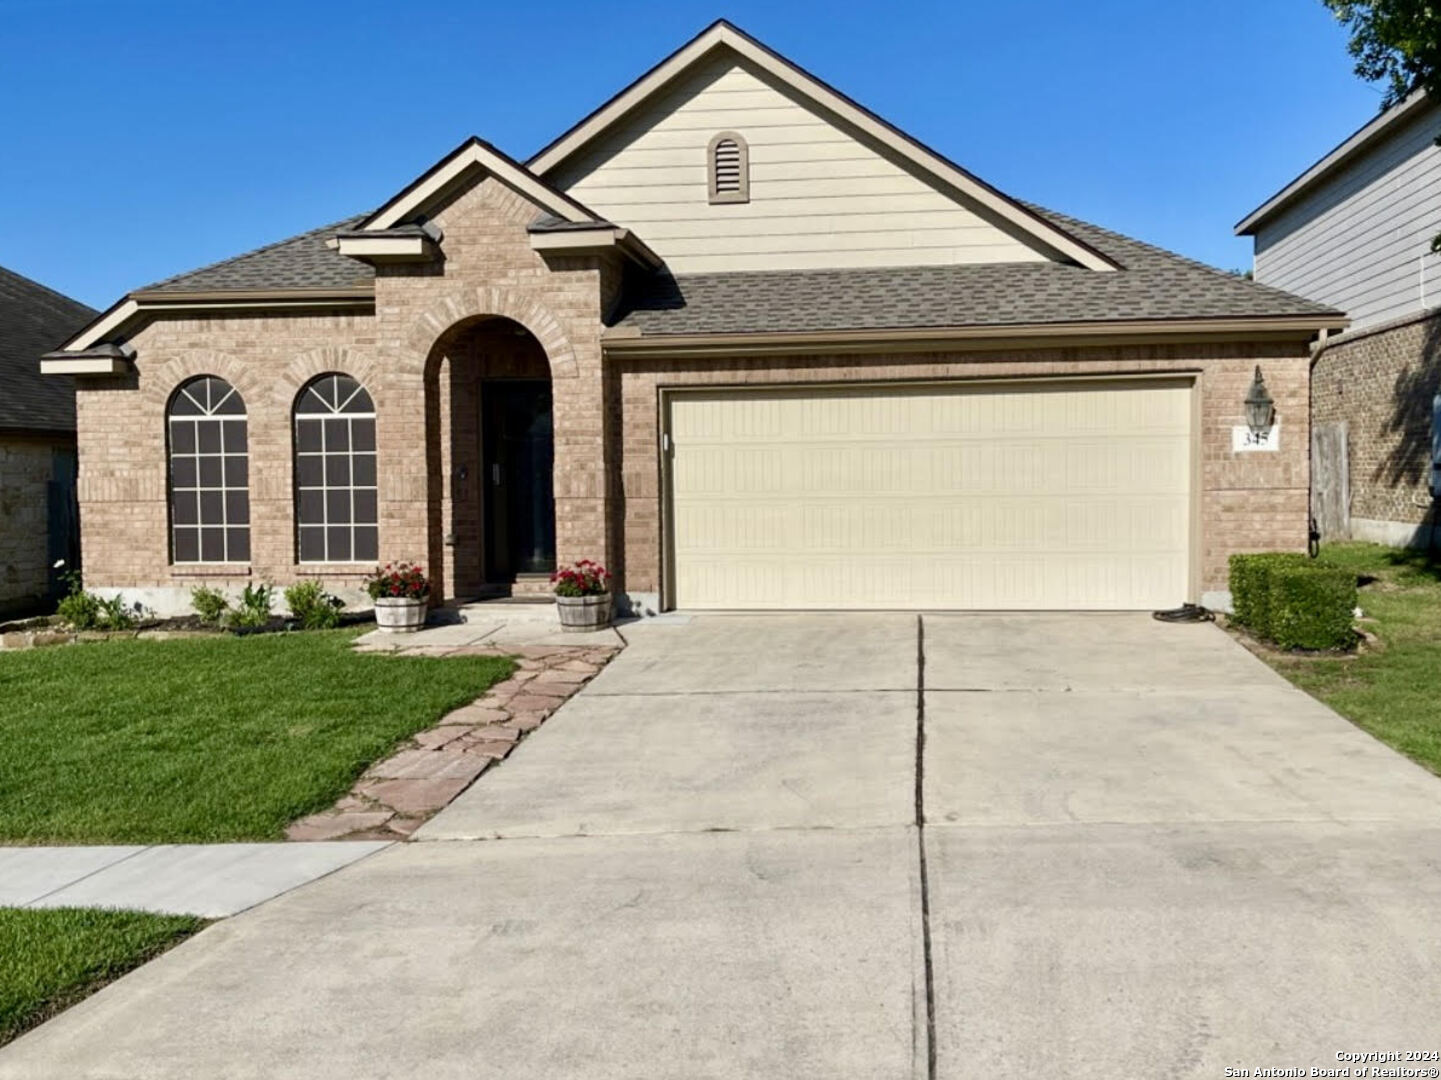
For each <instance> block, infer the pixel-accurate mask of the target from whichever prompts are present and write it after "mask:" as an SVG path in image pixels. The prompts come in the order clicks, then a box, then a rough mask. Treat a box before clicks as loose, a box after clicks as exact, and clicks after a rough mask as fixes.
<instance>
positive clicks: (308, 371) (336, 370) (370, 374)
mask: <svg viewBox="0 0 1441 1080" xmlns="http://www.w3.org/2000/svg"><path fill="white" fill-rule="evenodd" d="M332 374H334V375H349V376H350V377H351V378H352V379H354V380H355V381H356V382H358V383H360V385H361V386H363V387H365V389H366V390H367V391H368V392H369V394H370V396H371V398H372V399H374V398H375V397H376V396H377V394H376V391H377V386H376V384H377V383H378V382H379V381H380V379H379V376H380V368H379V365H378V364H376V362H375V361H374V360H373V359H371V358H369V357H367V356H364V355H362V354H360V353H358V352H356V351H355V350H353V349H350V348H348V347H346V346H344V345H327V346H324V347H323V348H319V349H311V350H309V351H308V352H303V353H301V354H300V355H298V356H296V357H295V358H294V359H292V360H291V361H290V363H289V364H287V365H286V366H285V367H284V368H283V369H282V370H281V371H278V372H276V373H275V376H274V389H273V393H274V394H275V396H276V399H277V403H279V404H283V405H284V406H285V408H286V410H287V413H288V411H289V410H290V409H292V408H293V407H294V405H295V398H296V396H297V395H298V394H299V393H300V391H301V390H303V389H304V388H305V386H306V384H307V383H309V382H310V381H311V380H312V379H315V378H317V377H319V376H321V375H332Z"/></svg>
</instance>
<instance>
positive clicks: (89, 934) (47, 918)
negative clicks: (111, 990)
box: [0, 908, 204, 1045]
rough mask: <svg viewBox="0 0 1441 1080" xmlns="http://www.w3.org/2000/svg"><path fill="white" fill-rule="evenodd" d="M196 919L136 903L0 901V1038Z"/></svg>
mask: <svg viewBox="0 0 1441 1080" xmlns="http://www.w3.org/2000/svg"><path fill="white" fill-rule="evenodd" d="M203 925H204V920H202V919H193V918H190V917H188V916H183V915H146V914H143V913H142V912H138V911H97V910H93V909H88V908H56V909H54V910H39V909H33V908H0V1045H3V1044H4V1043H7V1042H9V1041H10V1040H11V1039H13V1038H15V1037H16V1036H17V1035H19V1034H21V1033H22V1032H23V1031H26V1030H27V1029H29V1028H32V1027H34V1026H35V1025H36V1024H38V1023H40V1022H41V1021H43V1020H46V1019H48V1018H49V1017H51V1016H54V1015H55V1014H56V1013H58V1012H60V1011H61V1010H62V1009H64V1008H66V1007H68V1006H70V1005H73V1004H75V1002H77V1001H79V1000H80V999H81V998H83V997H85V996H86V995H87V994H91V993H94V992H95V991H96V990H98V989H100V987H102V986H104V985H105V984H106V983H107V982H110V981H111V980H112V979H118V978H119V977H120V976H121V975H124V974H125V973H126V972H127V971H129V970H130V969H131V968H134V967H138V966H139V965H140V964H143V963H144V962H145V961H146V960H149V959H150V958H151V957H153V956H155V955H157V954H159V953H162V952H164V951H165V950H166V949H168V948H170V946H172V945H174V944H176V943H177V942H179V941H180V940H181V939H183V938H185V937H187V936H188V935H190V934H193V933H194V932H195V931H196V930H198V929H200V927H201V926H203Z"/></svg>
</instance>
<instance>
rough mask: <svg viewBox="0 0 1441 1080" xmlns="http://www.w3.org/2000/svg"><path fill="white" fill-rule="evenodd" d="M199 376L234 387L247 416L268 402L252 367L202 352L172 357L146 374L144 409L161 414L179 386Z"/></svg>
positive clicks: (263, 386) (267, 389)
mask: <svg viewBox="0 0 1441 1080" xmlns="http://www.w3.org/2000/svg"><path fill="white" fill-rule="evenodd" d="M199 375H216V376H219V377H220V378H222V379H224V380H225V381H226V382H228V383H229V384H230V385H231V386H233V387H235V389H236V390H238V391H239V392H240V396H241V398H242V399H243V400H244V402H245V412H246V415H247V416H249V415H251V414H252V413H253V412H254V411H255V410H256V408H257V406H260V405H262V404H263V403H265V402H266V401H267V400H268V398H269V386H268V384H267V383H266V382H265V381H263V380H262V379H261V378H260V377H259V374H258V373H257V372H256V371H255V370H254V369H253V368H252V366H251V365H249V364H246V363H245V362H244V361H243V360H237V359H235V358H234V357H232V356H226V355H225V354H224V353H217V352H204V351H201V352H193V353H185V354H184V355H181V356H176V357H173V358H171V359H170V360H166V361H165V362H163V363H162V364H160V365H159V366H157V367H156V368H154V369H152V370H150V371H147V372H145V376H144V378H143V379H142V388H141V395H142V400H143V401H144V403H145V406H146V408H147V409H155V410H157V411H159V412H160V413H162V414H163V413H164V411H165V407H166V406H167V405H168V404H169V403H170V399H171V397H173V396H174V394H175V391H176V390H177V389H179V388H180V385H181V384H182V383H185V382H188V381H190V380H191V379H193V378H196V377H197V376H199Z"/></svg>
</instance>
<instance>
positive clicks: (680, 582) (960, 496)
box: [666, 380, 1191, 610]
mask: <svg viewBox="0 0 1441 1080" xmlns="http://www.w3.org/2000/svg"><path fill="white" fill-rule="evenodd" d="M666 405H667V411H668V425H669V433H670V436H671V440H672V450H671V454H672V456H671V460H670V470H669V475H670V485H671V487H670V529H671V532H670V556H671V574H672V582H673V600H674V602H675V604H676V606H677V607H680V608H722V609H725V608H734V609H757V608H958V609H982V610H984V609H990V610H1022V609H1099V610H1106V609H1152V608H1158V607H1173V606H1175V605H1177V604H1179V603H1181V601H1182V600H1184V599H1186V596H1187V592H1188V589H1187V571H1188V551H1189V546H1190V544H1189V532H1190V513H1191V507H1190V502H1191V500H1190V477H1191V390H1190V384H1189V382H1186V381H1144V380H1136V381H1127V382H1120V381H1111V382H1106V381H1096V382H1088V383H1064V382H1045V383H1034V384H1030V385H1019V384H1015V383H1010V384H975V383H971V384H960V385H957V384H946V385H916V386H885V387H876V386H868V387H857V388H830V387H827V388H815V389H799V388H797V389H785V390H767V391H754V390H734V391H712V392H697V393H679V392H678V393H674V394H672V395H669V396H668V397H667V401H666Z"/></svg>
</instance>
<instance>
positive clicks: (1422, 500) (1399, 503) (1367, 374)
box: [1311, 312, 1441, 525]
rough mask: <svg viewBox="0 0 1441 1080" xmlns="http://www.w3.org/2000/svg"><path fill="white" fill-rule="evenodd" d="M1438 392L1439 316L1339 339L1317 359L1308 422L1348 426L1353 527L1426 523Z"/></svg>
mask: <svg viewBox="0 0 1441 1080" xmlns="http://www.w3.org/2000/svg"><path fill="white" fill-rule="evenodd" d="M1438 391H1441V312H1437V313H1433V314H1431V315H1429V316H1426V317H1423V318H1420V319H1409V320H1406V321H1404V322H1402V323H1399V324H1391V325H1389V326H1386V327H1380V328H1377V329H1374V330H1367V331H1362V332H1360V333H1357V334H1354V335H1352V334H1347V335H1344V336H1343V337H1341V338H1339V339H1337V341H1336V342H1335V343H1334V344H1331V345H1328V346H1327V347H1326V348H1325V349H1323V350H1322V351H1321V352H1320V354H1319V355H1318V356H1317V358H1316V363H1315V367H1314V369H1313V371H1312V381H1311V418H1312V421H1313V422H1314V423H1317V424H1323V423H1331V422H1335V421H1341V420H1344V421H1345V422H1346V424H1347V426H1348V430H1347V458H1348V461H1349V471H1350V482H1351V517H1352V519H1353V520H1354V519H1356V518H1365V519H1371V520H1374V521H1382V522H1398V523H1403V524H1406V525H1419V524H1422V523H1425V522H1429V521H1430V520H1431V519H1430V517H1429V516H1428V515H1430V513H1431V497H1430V490H1429V486H1430V464H1431V399H1432V397H1433V396H1435V394H1436V393H1437V392H1438Z"/></svg>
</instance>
